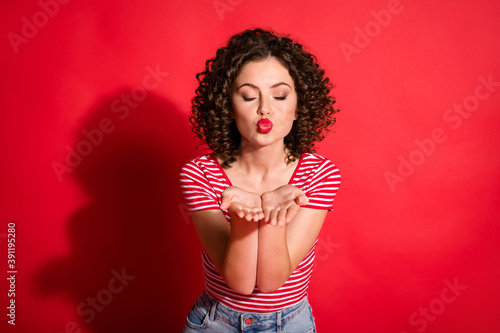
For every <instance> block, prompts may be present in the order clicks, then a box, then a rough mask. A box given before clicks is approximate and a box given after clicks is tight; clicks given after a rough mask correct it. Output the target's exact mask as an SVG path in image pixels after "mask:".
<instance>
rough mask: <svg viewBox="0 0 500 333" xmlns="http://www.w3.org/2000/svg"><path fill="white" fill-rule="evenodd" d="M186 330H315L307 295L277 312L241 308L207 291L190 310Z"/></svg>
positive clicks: (289, 332) (296, 332) (298, 332)
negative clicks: (215, 297) (222, 301)
mask: <svg viewBox="0 0 500 333" xmlns="http://www.w3.org/2000/svg"><path fill="white" fill-rule="evenodd" d="M183 332H184V333H191V332H207V333H209V332H217V333H226V332H249V333H250V332H269V333H270V332H280V333H285V332H286V333H309V332H316V325H315V324H314V317H313V315H312V309H311V306H310V305H309V302H308V300H307V297H306V298H305V299H304V300H303V301H302V302H300V303H299V304H296V305H293V306H291V307H289V308H286V309H283V310H280V311H275V312H266V313H259V312H241V311H236V310H233V309H231V308H229V307H227V306H225V305H223V304H221V303H220V302H218V301H216V300H215V299H213V298H212V297H210V296H209V295H208V294H207V293H206V292H205V291H204V292H203V293H202V294H201V296H200V297H199V298H198V299H197V300H196V302H195V304H194V306H193V308H192V309H191V311H190V312H189V314H188V317H187V320H186V324H185V326H184V330H183Z"/></svg>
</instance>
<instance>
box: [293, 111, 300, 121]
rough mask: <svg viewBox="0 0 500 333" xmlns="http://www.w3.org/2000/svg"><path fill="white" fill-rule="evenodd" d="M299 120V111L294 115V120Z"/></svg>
mask: <svg viewBox="0 0 500 333" xmlns="http://www.w3.org/2000/svg"><path fill="white" fill-rule="evenodd" d="M297 119H299V113H298V112H297V110H295V113H294V114H293V120H297Z"/></svg>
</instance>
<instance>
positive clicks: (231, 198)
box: [220, 186, 264, 222]
mask: <svg viewBox="0 0 500 333" xmlns="http://www.w3.org/2000/svg"><path fill="white" fill-rule="evenodd" d="M221 196H222V203H221V205H220V208H222V209H228V210H229V214H231V215H234V216H237V217H239V218H241V219H245V220H247V221H248V222H250V221H254V222H259V221H260V220H262V219H263V218H264V213H263V212H262V207H261V198H260V196H259V195H258V194H257V193H253V192H247V191H244V190H242V189H240V188H239V187H236V186H229V187H228V188H226V189H225V190H224V191H223V192H222V195H221Z"/></svg>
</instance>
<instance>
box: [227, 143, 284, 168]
mask: <svg viewBox="0 0 500 333" xmlns="http://www.w3.org/2000/svg"><path fill="white" fill-rule="evenodd" d="M286 156H287V154H286V151H285V148H284V146H283V145H270V146H265V147H259V148H253V147H244V146H242V147H241V153H240V156H239V157H238V161H237V162H238V165H239V167H241V168H245V169H246V170H247V171H248V172H249V173H260V174H266V173H269V172H270V171H273V170H276V169H280V168H283V167H284V166H286V162H285V159H286Z"/></svg>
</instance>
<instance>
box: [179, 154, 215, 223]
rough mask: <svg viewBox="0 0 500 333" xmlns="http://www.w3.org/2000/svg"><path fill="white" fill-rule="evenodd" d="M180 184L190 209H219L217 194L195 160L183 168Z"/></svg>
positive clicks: (192, 210)
mask: <svg viewBox="0 0 500 333" xmlns="http://www.w3.org/2000/svg"><path fill="white" fill-rule="evenodd" d="M180 185H181V189H182V193H183V195H184V200H185V202H186V204H187V206H188V211H189V212H190V213H191V212H196V211H200V210H208V209H219V210H220V206H219V203H218V200H217V194H216V192H215V191H214V188H213V187H212V186H211V185H210V182H209V181H208V179H207V176H206V175H205V173H204V172H203V170H202V169H201V168H200V167H199V166H198V165H197V164H196V163H194V162H193V161H191V162H188V163H186V165H184V167H183V168H182V169H181V173H180Z"/></svg>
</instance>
